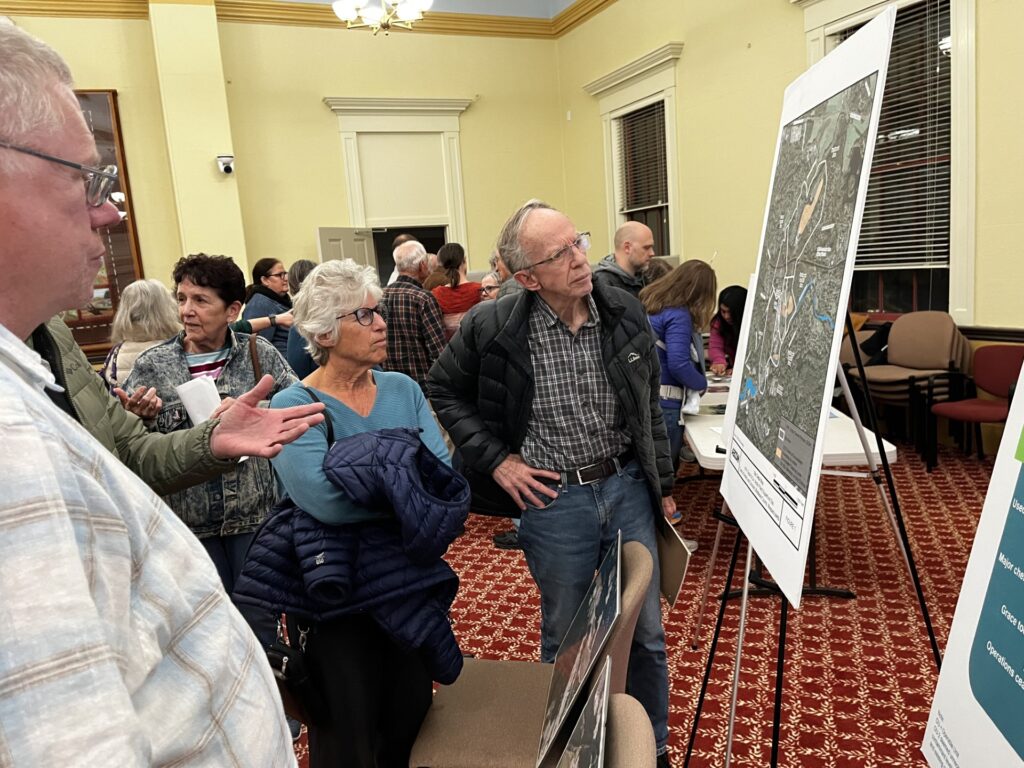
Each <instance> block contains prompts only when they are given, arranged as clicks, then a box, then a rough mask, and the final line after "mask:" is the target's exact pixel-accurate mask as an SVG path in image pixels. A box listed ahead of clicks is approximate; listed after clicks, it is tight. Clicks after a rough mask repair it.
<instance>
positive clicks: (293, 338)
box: [285, 259, 316, 380]
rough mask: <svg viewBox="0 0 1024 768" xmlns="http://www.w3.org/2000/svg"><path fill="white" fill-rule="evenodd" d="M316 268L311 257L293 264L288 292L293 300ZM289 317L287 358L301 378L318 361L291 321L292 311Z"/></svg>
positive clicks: (308, 372) (307, 374)
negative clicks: (308, 350) (308, 349)
mask: <svg viewBox="0 0 1024 768" xmlns="http://www.w3.org/2000/svg"><path fill="white" fill-rule="evenodd" d="M314 269H316V264H315V263H314V262H312V261H310V260H309V259H299V260H298V261H296V262H295V263H294V264H292V266H291V269H289V270H288V292H289V293H290V294H291V296H292V301H294V300H295V297H296V296H298V294H299V291H300V290H301V289H302V283H303V281H304V280H305V279H306V277H307V276H308V275H309V273H310V272H312V271H313V270H314ZM288 317H289V326H290V327H289V328H288V347H287V351H286V352H285V359H286V360H287V361H288V365H290V366H291V368H292V370H293V371H295V375H296V376H298V377H299V379H300V380H301V379H304V378H306V377H307V376H309V374H311V373H312V372H313V371H315V370H316V363H314V362H313V358H312V357H310V355H309V352H307V351H306V342H305V341H303V339H302V336H301V335H300V334H299V332H298V331H297V330H296V329H295V326H294V324H292V323H291V318H292V313H288Z"/></svg>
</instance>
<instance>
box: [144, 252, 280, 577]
mask: <svg viewBox="0 0 1024 768" xmlns="http://www.w3.org/2000/svg"><path fill="white" fill-rule="evenodd" d="M174 295H175V298H176V300H177V304H178V317H179V319H180V320H181V323H182V325H183V326H184V330H183V331H182V332H181V333H179V334H178V335H177V336H175V337H174V338H172V339H170V340H168V341H166V342H164V343H163V344H160V345H159V346H156V347H153V348H152V349H149V350H147V351H145V352H143V353H142V354H141V355H139V357H138V359H137V360H136V361H135V366H134V367H133V368H132V373H131V375H130V376H129V377H128V381H127V382H126V386H127V387H129V388H130V389H131V390H134V389H135V388H136V387H138V386H142V385H144V386H147V387H154V388H156V394H157V396H158V397H159V398H160V399H161V400H163V405H162V407H161V409H160V412H159V413H158V414H157V416H156V420H155V423H154V427H153V428H154V429H156V430H157V431H159V432H175V431H178V430H182V429H189V428H190V427H192V426H193V423H192V419H191V418H190V417H189V415H188V413H187V411H186V410H185V406H184V405H183V404H182V401H181V396H180V395H179V394H178V390H177V387H178V386H179V385H181V384H185V383H186V382H189V381H191V380H192V379H196V378H199V377H204V376H205V377H208V378H211V379H213V380H214V382H215V383H216V387H217V392H218V394H219V395H220V397H221V398H222V399H224V398H233V397H238V396H239V395H242V394H244V393H245V392H247V391H248V390H250V389H252V387H253V385H254V384H255V382H256V379H257V376H256V370H257V366H256V365H255V364H254V363H258V369H259V370H260V371H261V372H262V374H270V375H271V376H273V377H274V388H273V389H272V390H271V394H273V393H275V392H279V391H280V390H282V389H285V388H286V387H289V386H291V385H292V384H293V383H294V382H295V381H296V379H295V375H294V374H293V373H292V371H291V369H290V368H289V367H288V364H287V363H285V361H284V358H282V357H281V355H280V354H278V352H277V350H276V349H274V347H273V345H271V344H270V343H269V342H267V341H265V340H264V339H262V338H259V337H258V336H257V337H255V342H252V343H251V342H250V340H249V339H250V337H249V335H248V334H243V333H235V332H233V331H232V330H231V329H230V328H229V327H228V326H229V324H230V323H231V322H233V321H234V320H235V319H236V318H237V317H238V313H239V311H240V310H241V308H242V299H243V298H245V276H244V275H243V274H242V270H240V269H239V268H238V266H237V265H236V264H235V263H234V262H233V261H232V260H231V259H229V258H227V257H226V256H207V255H206V254H205V253H199V254H195V255H192V256H187V257H185V258H183V259H181V260H179V261H178V263H177V264H175V265H174ZM253 353H255V355H256V358H255V361H254V358H253V356H252V355H253ZM165 501H166V502H167V504H168V505H169V506H170V507H171V509H173V510H174V511H175V513H176V514H177V515H178V517H180V518H181V519H182V520H183V521H184V522H185V524H186V525H188V527H189V528H190V529H191V530H192V532H193V533H194V534H195V535H196V536H197V537H198V538H199V541H200V542H201V543H202V545H203V546H204V547H205V548H206V551H207V552H208V553H209V555H210V559H212V560H213V562H214V565H216V566H217V571H218V573H219V574H220V577H221V580H222V581H223V582H224V587H225V589H227V591H228V594H230V593H231V591H232V589H233V588H234V581H235V578H237V576H238V573H239V571H240V570H241V567H242V560H243V558H244V557H245V552H246V550H247V549H248V547H249V542H250V541H251V540H252V537H253V533H254V532H255V531H256V529H257V528H258V527H259V525H260V523H262V522H263V520H264V519H265V518H266V517H267V514H268V513H269V512H270V509H271V507H273V505H274V503H275V502H276V501H277V483H276V482H275V480H274V473H273V470H272V469H271V467H270V462H269V461H268V460H267V459H258V458H249V459H248V460H247V461H243V462H240V463H239V464H238V465H237V467H236V468H235V469H233V470H231V471H230V472H226V473H225V474H223V475H221V476H220V477H217V478H216V479H214V480H209V481H207V482H205V483H201V484H200V485H195V486H192V487H191V488H186V489H185V490H183V491H179V492H177V493H173V494H171V495H169V496H166V497H165Z"/></svg>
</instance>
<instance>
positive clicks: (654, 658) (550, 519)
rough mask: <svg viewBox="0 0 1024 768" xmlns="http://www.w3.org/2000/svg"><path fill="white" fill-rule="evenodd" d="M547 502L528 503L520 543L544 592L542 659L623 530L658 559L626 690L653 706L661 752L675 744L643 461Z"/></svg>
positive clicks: (548, 657) (565, 489)
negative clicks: (670, 727) (670, 738)
mask: <svg viewBox="0 0 1024 768" xmlns="http://www.w3.org/2000/svg"><path fill="white" fill-rule="evenodd" d="M559 491H560V492H559V495H558V498H556V499H552V500H551V503H550V504H548V505H547V506H545V507H542V508H538V507H530V506H527V508H526V510H525V511H524V512H523V515H522V525H521V526H520V528H519V543H520V544H521V545H522V547H523V551H524V553H525V555H526V563H527V565H528V566H529V568H530V573H531V574H532V576H533V579H534V581H536V582H537V587H538V588H539V589H540V597H541V660H542V661H545V662H551V661H553V660H554V658H555V652H556V651H557V650H558V646H559V644H560V643H561V642H562V638H563V637H564V636H565V632H566V630H567V629H568V627H569V623H570V622H571V621H572V618H573V616H575V615H576V610H577V609H578V608H579V606H580V603H582V602H583V597H584V595H586V592H587V589H588V588H589V587H590V582H591V581H593V578H594V573H595V572H596V571H597V566H598V565H600V563H601V560H602V558H603V557H604V555H605V553H607V551H608V549H609V548H610V547H611V546H612V544H613V543H614V542H615V534H616V532H617V531H619V530H620V529H621V530H622V541H623V542H627V541H639V542H640V543H641V544H643V545H644V546H645V547H647V549H648V550H649V551H650V553H651V556H652V557H653V558H654V575H653V577H652V578H651V586H650V588H649V589H648V590H647V595H646V597H645V598H644V603H643V606H642V607H641V609H640V617H639V619H638V620H637V625H636V633H635V634H634V635H633V646H632V648H631V649H630V654H629V669H628V670H627V676H626V690H627V692H628V693H629V694H630V695H632V696H634V697H635V698H636V699H637V700H638V701H639V702H640V703H641V704H643V706H644V709H646V710H647V715H648V717H650V718H651V724H652V725H653V726H654V736H655V739H656V740H657V744H658V752H659V753H660V752H663V751H665V749H666V747H667V744H668V662H667V656H666V653H665V630H664V629H663V628H662V626H661V603H660V597H659V591H660V590H659V583H660V577H659V568H658V548H657V543H656V539H655V533H654V515H655V514H659V515H660V514H661V510H660V509H658V510H654V509H652V508H651V497H650V493H649V491H648V489H647V483H646V481H645V479H644V475H643V470H642V469H641V468H640V465H639V464H638V463H637V462H636V461H632V462H630V463H629V464H628V465H626V466H625V467H624V468H623V469H622V471H621V472H620V473H618V474H615V475H611V476H610V477H608V478H606V479H605V480H602V481H601V482H599V483H594V484H593V485H582V486H581V485H562V486H561V487H560V488H559Z"/></svg>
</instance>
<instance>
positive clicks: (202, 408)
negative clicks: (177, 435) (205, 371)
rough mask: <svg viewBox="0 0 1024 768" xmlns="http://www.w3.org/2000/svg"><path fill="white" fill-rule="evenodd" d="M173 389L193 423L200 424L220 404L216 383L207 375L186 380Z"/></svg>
mask: <svg viewBox="0 0 1024 768" xmlns="http://www.w3.org/2000/svg"><path fill="white" fill-rule="evenodd" d="M174 389H175V391H176V392H177V393H178V397H180V398H181V404H182V405H183V406H185V410H186V411H187V412H188V417H189V418H190V419H192V424H193V425H197V424H202V423H203V422H204V421H206V420H207V419H209V418H210V416H211V415H212V414H213V412H214V411H215V410H217V406H219V405H220V393H219V392H217V385H216V384H215V383H214V381H213V379H211V378H209V377H208V376H201V377H199V378H198V379H192V381H186V382H185V383H184V384H179V385H178V386H176V387H175V388H174Z"/></svg>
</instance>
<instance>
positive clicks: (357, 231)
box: [316, 227, 377, 269]
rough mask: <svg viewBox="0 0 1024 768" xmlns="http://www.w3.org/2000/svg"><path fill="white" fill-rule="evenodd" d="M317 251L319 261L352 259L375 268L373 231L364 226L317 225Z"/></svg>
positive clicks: (375, 257) (375, 255)
mask: <svg viewBox="0 0 1024 768" xmlns="http://www.w3.org/2000/svg"><path fill="white" fill-rule="evenodd" d="M316 235H317V237H316V240H317V252H318V253H319V254H320V262H321V263H323V262H325V261H329V260H330V259H352V261H354V262H356V263H357V264H363V265H365V266H367V267H371V268H373V269H377V252H376V251H375V250H374V248H373V232H372V231H371V230H370V229H368V228H366V227H317V230H316Z"/></svg>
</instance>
